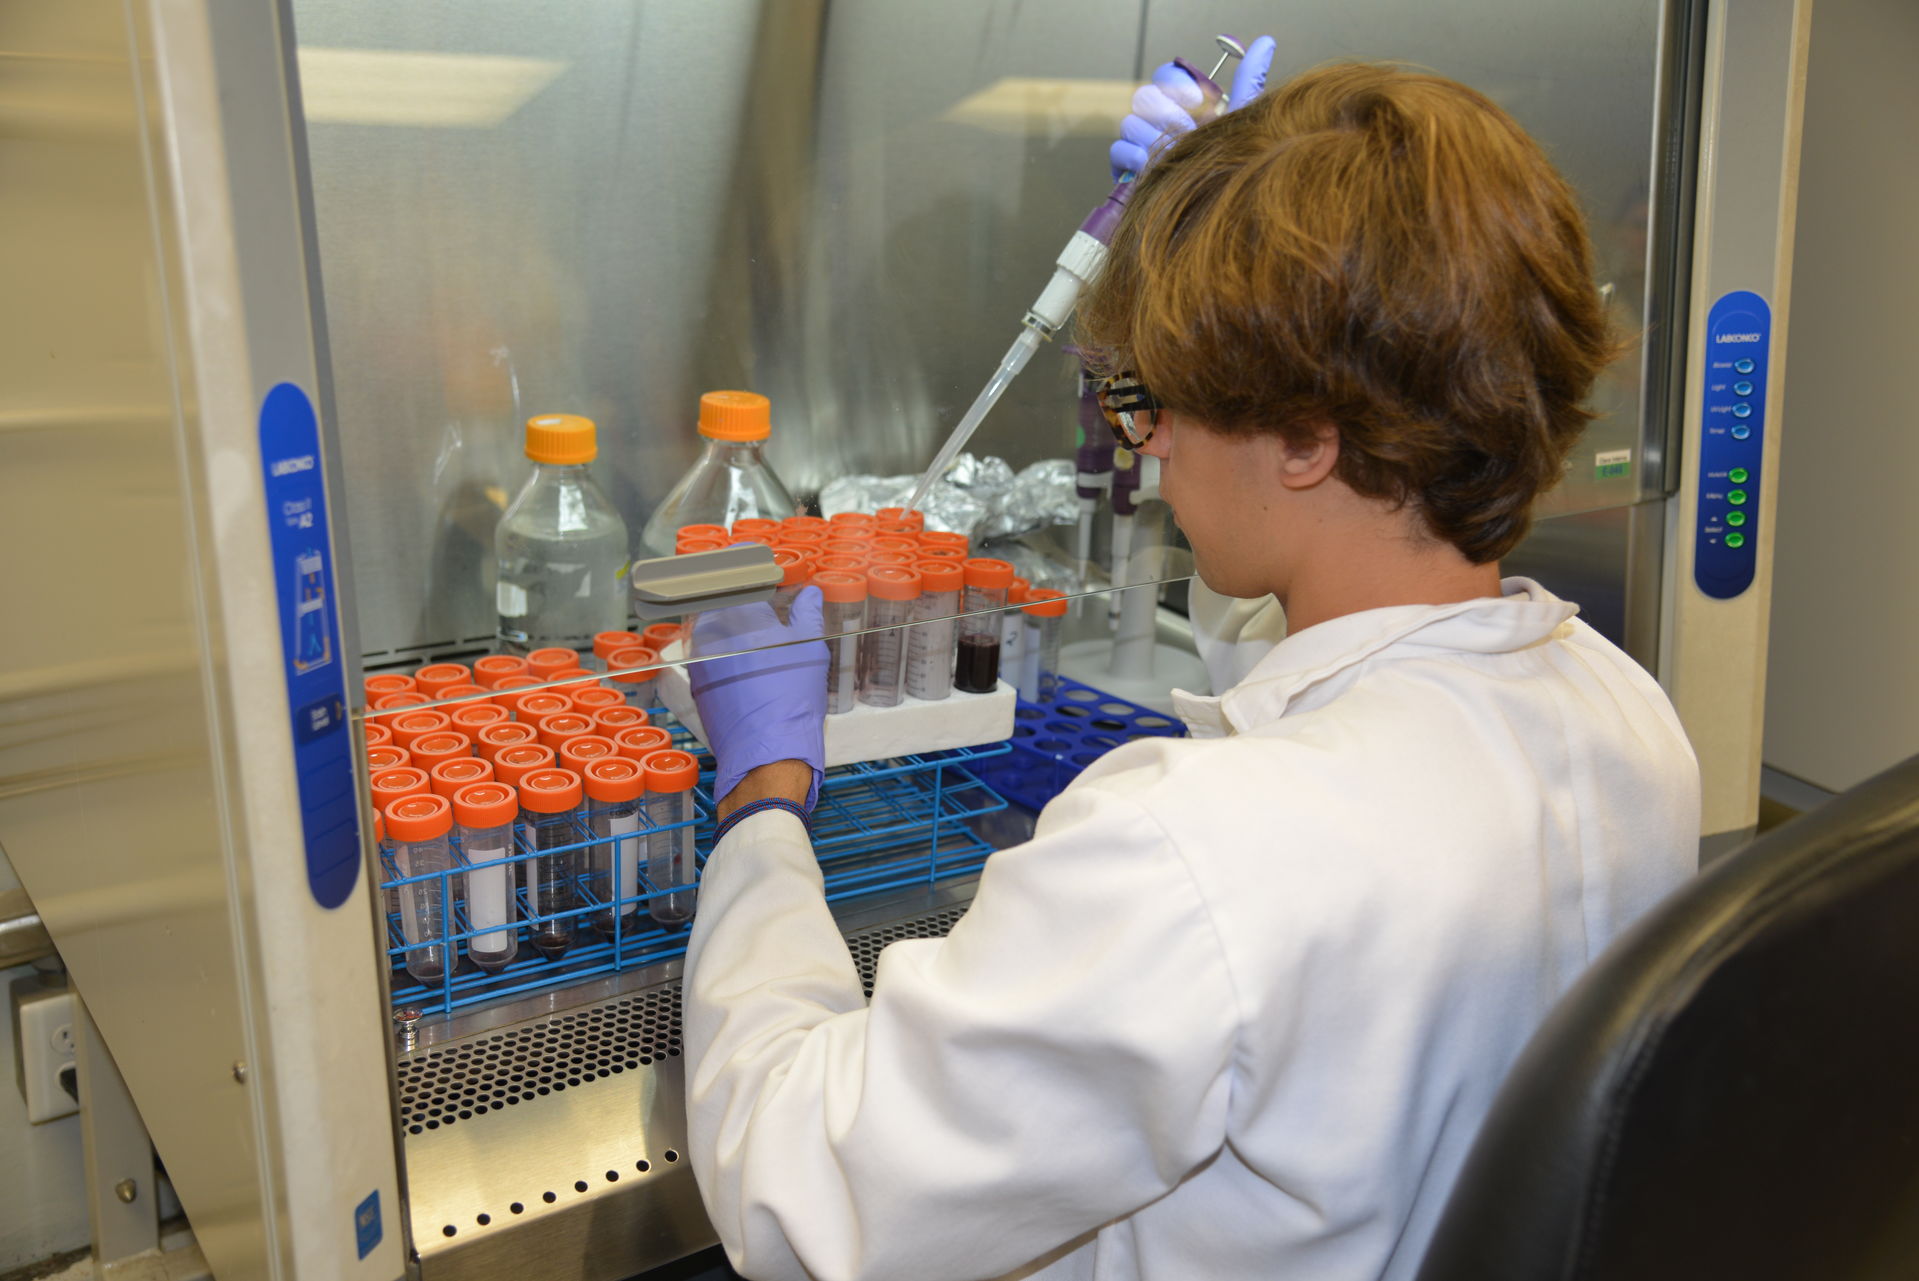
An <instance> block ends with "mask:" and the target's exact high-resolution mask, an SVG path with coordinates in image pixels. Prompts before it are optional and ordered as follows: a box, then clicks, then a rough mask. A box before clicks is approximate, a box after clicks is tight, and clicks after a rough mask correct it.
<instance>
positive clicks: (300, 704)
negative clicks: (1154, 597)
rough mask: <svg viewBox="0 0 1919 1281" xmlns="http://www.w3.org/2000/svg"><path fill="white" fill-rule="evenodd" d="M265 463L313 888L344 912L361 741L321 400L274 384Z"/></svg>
mask: <svg viewBox="0 0 1919 1281" xmlns="http://www.w3.org/2000/svg"><path fill="white" fill-rule="evenodd" d="M260 464H261V471H262V473H263V475H264V477H265V480H266V504H267V528H268V530H269V531H270V533H271V535H272V538H271V542H272V546H273V574H274V583H275V586H276V587H277V588H278V589H279V596H280V641H281V647H282V653H281V657H282V659H283V660H284V661H285V666H286V683H287V706H288V707H289V708H290V709H291V711H292V713H293V726H292V729H293V763H294V768H295V770H296V771H297V772H298V782H299V788H300V825H301V829H302V832H303V834H304V836H305V838H306V872H307V884H308V887H309V888H310V889H311V890H312V891H313V897H314V898H315V899H316V900H318V901H319V904H320V906H322V907H328V908H331V907H338V906H339V905H340V904H341V903H344V902H345V901H346V899H347V896H348V895H349V894H351V893H352V892H353V884H354V881H355V879H356V878H357V877H358V875H359V870H360V815H359V808H358V805H357V803H356V801H355V799H354V781H353V755H352V753H353V735H352V732H351V731H350V730H349V729H348V726H347V705H346V678H345V674H344V669H345V666H346V665H345V663H344V662H343V661H342V658H341V654H340V621H339V611H338V609H337V608H336V605H337V601H338V599H339V598H338V596H337V595H336V593H335V592H334V587H333V568H332V566H331V564H330V563H329V559H330V557H331V556H332V554H333V553H332V540H331V539H330V538H329V537H328V536H327V505H326V482H325V477H324V473H323V471H322V468H321V456H320V426H319V420H318V419H317V418H316V417H315V416H314V413H313V402H312V401H310V400H308V399H307V396H306V393H305V392H303V391H301V390H300V389H299V388H298V387H296V386H294V385H293V384H292V383H281V384H280V385H279V386H277V387H275V388H274V389H273V390H272V391H271V392H269V393H268V394H267V398H266V403H265V404H264V405H263V406H262V407H261V409H260Z"/></svg>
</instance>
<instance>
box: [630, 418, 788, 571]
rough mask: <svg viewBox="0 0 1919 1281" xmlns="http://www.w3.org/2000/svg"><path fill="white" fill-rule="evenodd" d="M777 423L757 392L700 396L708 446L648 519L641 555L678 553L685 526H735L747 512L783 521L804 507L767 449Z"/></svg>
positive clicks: (702, 424)
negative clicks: (773, 464) (775, 467)
mask: <svg viewBox="0 0 1919 1281" xmlns="http://www.w3.org/2000/svg"><path fill="white" fill-rule="evenodd" d="M772 422H773V419H772V407H771V402H769V401H768V400H767V399H766V397H764V396H761V395H756V394H755V393H753V392H750V391H709V392H707V393H706V394H705V395H704V396H701V397H700V425H699V430H700V435H701V436H702V437H703V438H704V439H705V449H704V450H703V451H702V452H701V454H700V460H699V461H698V462H696V463H694V464H693V468H692V470H691V471H689V472H687V473H686V475H684V476H682V477H680V482H679V484H677V485H675V486H673V488H672V490H671V492H669V493H668V494H667V496H666V497H665V499H663V500H662V501H661V503H660V505H659V506H658V507H657V508H655V509H654V511H653V515H652V516H651V517H650V518H649V519H648V520H647V522H646V529H645V530H644V531H643V532H642V533H641V535H640V554H641V555H643V556H647V557H654V556H671V555H673V554H674V551H675V549H676V546H677V544H678V541H679V539H678V535H679V532H680V527H681V526H683V525H695V524H704V525H724V526H727V527H728V528H731V526H732V524H733V522H734V521H736V520H739V519H740V518H742V517H753V516H757V517H763V518H765V519H768V520H782V519H784V518H786V517H788V516H791V515H794V514H795V513H796V512H798V511H799V505H798V504H796V503H795V502H794V501H793V495H792V494H791V493H789V492H788V491H787V488H786V486H785V485H784V484H782V483H781V482H780V478H779V476H778V475H776V474H775V473H774V471H773V469H772V467H771V466H769V465H768V464H767V461H766V458H765V455H764V453H763V451H764V449H765V445H766V440H767V437H768V436H770V435H771V434H772Z"/></svg>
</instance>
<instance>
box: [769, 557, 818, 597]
mask: <svg viewBox="0 0 1919 1281" xmlns="http://www.w3.org/2000/svg"><path fill="white" fill-rule="evenodd" d="M773 563H774V564H775V565H777V566H779V570H780V586H781V587H798V586H800V585H801V584H803V583H804V582H806V580H807V579H809V578H811V577H812V576H813V561H812V559H811V558H810V557H808V556H806V555H804V554H803V553H800V552H796V551H787V550H784V549H782V548H778V547H775V548H774V549H773Z"/></svg>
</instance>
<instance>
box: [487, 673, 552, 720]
mask: <svg viewBox="0 0 1919 1281" xmlns="http://www.w3.org/2000/svg"><path fill="white" fill-rule="evenodd" d="M540 683H541V681H540V678H539V677H537V676H502V677H501V678H500V679H499V680H496V681H494V682H493V701H494V702H495V703H497V704H498V705H499V706H501V707H504V708H506V710H507V711H509V712H517V711H519V710H520V695H521V691H523V690H526V689H530V688H532V687H533V686H536V685H539V684H540Z"/></svg>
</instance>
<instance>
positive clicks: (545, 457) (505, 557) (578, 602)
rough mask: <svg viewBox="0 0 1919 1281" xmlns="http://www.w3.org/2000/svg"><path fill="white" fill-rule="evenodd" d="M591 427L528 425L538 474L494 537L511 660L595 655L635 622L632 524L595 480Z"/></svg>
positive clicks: (552, 422) (555, 421)
mask: <svg viewBox="0 0 1919 1281" xmlns="http://www.w3.org/2000/svg"><path fill="white" fill-rule="evenodd" d="M598 452H599V450H598V445H597V443H596V430H595V428H594V426H593V423H592V421H591V420H590V419H586V418H581V417H578V416H577V415H574V414H543V415H541V416H540V417H538V418H530V419H528V420H527V424H526V456H527V457H528V458H530V459H532V460H533V463H534V467H533V475H532V476H530V477H528V478H527V482H526V484H525V486H524V487H522V488H521V490H520V492H519V494H518V495H517V496H516V497H515V498H514V499H513V502H512V504H511V505H510V506H509V507H508V508H507V509H506V513H505V514H504V515H502V516H501V517H500V523H499V526H498V528H497V529H495V531H494V534H493V551H494V555H495V558H496V559H497V561H498V564H499V579H498V585H497V587H496V589H495V590H496V594H497V602H498V608H499V619H500V624H499V645H500V649H501V650H502V651H503V652H505V653H509V654H525V653H528V652H530V651H532V650H535V649H540V648H543V647H546V646H554V645H563V646H566V647H568V648H570V649H581V648H584V647H588V646H591V645H592V643H593V636H594V634H595V633H596V632H610V631H619V630H620V629H622V628H623V627H625V626H626V616H627V585H626V565H627V548H628V541H627V531H626V522H625V521H623V520H621V519H620V513H619V512H618V511H617V510H616V509H615V508H614V506H613V504H612V502H611V501H610V500H609V499H608V498H607V496H606V494H605V493H604V492H602V490H601V489H600V487H599V485H598V484H597V483H596V482H595V481H594V479H593V476H592V474H591V472H590V470H589V464H591V463H592V461H593V459H594V458H595V457H596V456H597V455H598Z"/></svg>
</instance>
